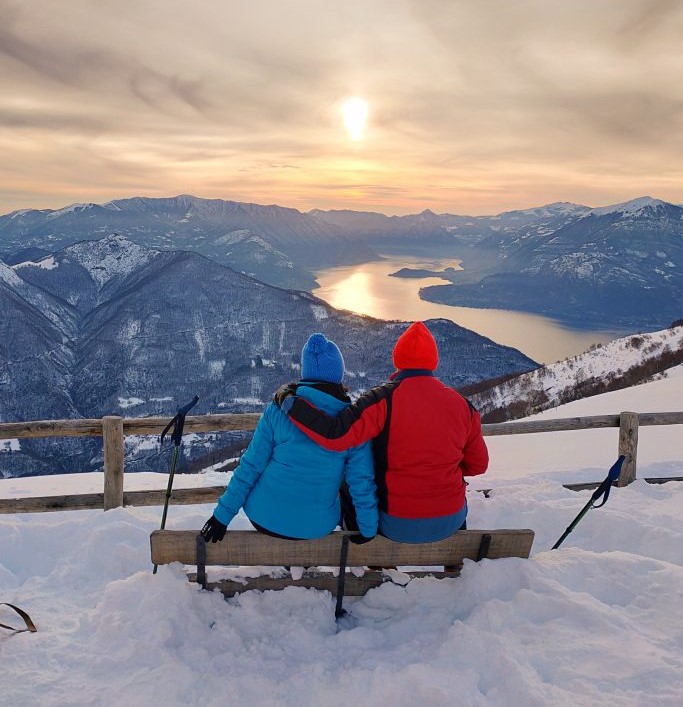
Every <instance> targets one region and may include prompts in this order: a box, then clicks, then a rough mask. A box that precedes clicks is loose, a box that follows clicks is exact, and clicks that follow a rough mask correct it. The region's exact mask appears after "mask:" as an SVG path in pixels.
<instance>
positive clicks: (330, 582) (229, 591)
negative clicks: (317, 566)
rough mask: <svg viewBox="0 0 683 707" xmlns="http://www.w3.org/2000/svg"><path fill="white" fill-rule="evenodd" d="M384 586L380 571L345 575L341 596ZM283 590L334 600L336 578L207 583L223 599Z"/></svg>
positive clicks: (436, 575)
mask: <svg viewBox="0 0 683 707" xmlns="http://www.w3.org/2000/svg"><path fill="white" fill-rule="evenodd" d="M407 574H409V575H410V577H411V578H424V577H434V578H435V579H444V578H446V577H448V578H451V579H454V578H456V577H458V576H459V575H460V572H459V571H457V572H410V573H407ZM188 579H189V580H190V581H192V582H194V581H196V579H197V575H196V574H190V575H188ZM385 582H391V579H390V577H389V576H388V575H385V574H384V573H382V572H379V571H366V572H365V574H364V575H363V576H362V577H356V576H355V575H353V574H351V573H350V572H347V573H346V577H345V578H344V594H345V595H346V596H350V597H360V596H363V595H364V594H365V593H366V592H367V591H368V590H369V589H373V588H374V587H379V586H380V585H382V584H384V583H385ZM285 587H303V588H305V589H319V590H322V591H328V592H330V593H331V594H332V596H337V578H336V577H335V576H334V575H333V574H330V573H308V572H306V573H305V574H304V575H303V576H302V577H301V579H296V580H295V579H292V577H291V575H286V576H284V577H270V576H262V577H250V578H245V579H244V580H243V581H239V582H238V581H236V580H230V579H219V580H216V581H214V582H207V583H206V588H207V589H208V590H214V589H218V590H219V591H220V592H221V593H222V594H223V595H224V596H225V597H233V596H235V595H236V594H241V593H242V592H248V591H250V590H252V589H257V590H259V591H262V592H265V591H273V590H274V591H278V590H281V589H285Z"/></svg>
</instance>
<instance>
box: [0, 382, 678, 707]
mask: <svg viewBox="0 0 683 707" xmlns="http://www.w3.org/2000/svg"><path fill="white" fill-rule="evenodd" d="M681 388H683V370H681V369H679V370H677V371H675V372H674V373H673V374H672V376H671V377H670V378H668V379H666V380H662V381H657V382H655V383H650V384H647V385H644V386H639V387H637V388H634V389H630V390H626V391H617V392H616V393H609V394H607V395H604V396H599V397H595V398H590V399H586V400H582V401H579V402H576V403H572V404H570V405H568V406H565V407H563V408H560V409H557V410H554V411H552V412H546V413H543V416H545V417H548V416H554V417H563V416H570V415H586V414H602V413H614V412H619V411H620V410H625V409H631V410H636V411H639V412H651V411H660V410H671V409H680V408H681V407H682V404H681V402H680V401H681V400H683V394H682V393H683V391H682V390H681ZM650 433H652V434H654V435H655V436H654V437H652V439H648V438H649V437H650ZM488 442H489V446H490V448H491V457H492V464H491V470H490V472H489V473H487V475H486V476H484V477H482V478H480V479H477V480H476V482H475V483H473V485H472V487H471V488H484V487H493V489H494V491H493V492H492V494H491V496H490V498H485V497H484V495H483V494H481V493H474V492H471V493H470V494H469V505H470V516H469V524H470V527H475V528H495V527H500V528H505V527H528V528H533V529H534V530H535V531H536V540H535V543H534V551H533V555H532V558H531V559H530V560H519V559H506V560H495V561H488V560H484V561H483V562H481V563H473V562H468V563H466V565H465V568H464V570H463V573H462V576H461V577H460V578H459V579H454V580H430V579H415V580H413V581H411V582H410V583H409V584H408V585H407V586H406V587H400V586H398V585H395V584H391V583H389V584H385V585H383V586H382V587H379V588H377V589H374V590H371V591H370V592H369V593H368V594H367V595H366V596H365V597H363V598H360V599H347V600H346V606H347V608H348V609H349V610H350V616H349V617H347V618H345V619H343V620H342V623H341V625H340V626H339V627H338V626H337V625H336V624H335V621H334V617H333V600H332V598H331V596H330V595H329V594H327V593H325V592H317V591H314V590H305V589H293V588H290V589H288V590H285V591H283V592H265V593H259V592H249V593H246V594H244V595H242V596H240V597H237V598H234V599H231V600H229V601H227V602H226V601H224V600H223V598H222V597H221V596H220V595H218V594H215V593H208V592H201V591H198V590H197V589H196V588H195V587H194V586H193V585H191V584H189V583H188V582H187V580H186V579H185V576H184V573H183V571H182V568H180V567H179V566H170V567H161V568H160V569H159V572H158V574H157V575H156V576H154V575H152V573H151V566H150V562H149V541H148V535H149V532H150V531H151V530H153V529H154V528H156V527H158V524H159V518H160V509H159V508H125V509H116V510H113V511H108V512H107V513H103V512H101V511H73V512H64V513H43V514H29V515H4V516H0V601H8V602H12V603H15V604H17V605H19V606H22V607H24V608H25V609H26V610H28V611H29V613H30V614H31V615H32V617H33V618H34V620H35V622H36V624H37V626H38V629H39V632H38V633H36V634H28V633H23V634H18V635H14V636H12V635H5V634H7V632H4V631H2V630H0V666H1V670H2V673H1V674H2V680H1V681H0V703H1V704H3V705H4V704H7V705H9V706H11V707H22V706H23V705H27V706H30V707H35V705H41V706H42V705H60V706H61V705H126V707H129V706H130V705H182V706H183V707H187V705H203V706H204V705H205V706H207V707H210V706H212V705H216V706H218V705H249V707H257V706H261V705H316V706H317V705H344V706H345V707H346V706H348V705H349V704H354V703H355V704H367V705H391V706H392V707H393V706H401V707H402V706H405V707H413V706H417V705H449V706H450V705H501V706H503V705H504V706H505V707H509V706H515V705H519V706H520V707H521V706H524V707H527V706H534V705H539V706H541V705H543V706H545V705H571V706H572V707H575V706H576V705H590V706H594V705H608V706H609V707H612V706H615V705H617V706H618V705H633V706H636V705H642V706H645V705H648V706H649V705H665V706H671V707H674V706H675V707H680V705H681V704H683V678H682V677H681V676H682V675H683V521H682V520H681V517H682V513H681V511H682V510H683V484H682V483H681V482H671V483H668V484H665V485H661V486H655V485H649V484H646V483H645V482H643V481H637V482H636V483H634V484H632V485H631V486H629V487H627V488H624V489H614V490H613V492H612V496H611V497H610V500H609V502H608V504H607V505H606V506H605V507H604V508H601V509H598V510H593V511H590V512H589V513H588V514H587V515H586V517H585V518H584V519H583V521H582V522H581V523H580V524H579V525H578V526H577V528H576V530H575V531H574V532H573V533H572V534H571V535H570V536H569V538H568V539H567V540H566V541H565V544H564V546H563V547H562V548H561V549H560V550H557V551H550V550H549V548H550V547H551V545H552V544H553V542H554V541H555V540H556V539H557V537H558V536H559V535H560V534H561V533H562V531H563V530H564V529H565V527H566V526H567V525H568V524H569V522H570V521H571V520H572V518H573V517H574V516H575V515H576V513H578V511H579V510H580V509H581V508H582V506H583V505H584V504H585V503H586V501H587V500H588V498H589V496H590V492H582V493H575V492H572V491H568V490H566V489H564V488H563V487H562V486H561V483H560V481H561V480H562V481H570V480H583V479H586V478H589V479H594V480H598V479H601V478H603V477H604V475H605V473H606V470H607V468H608V467H609V465H610V464H611V463H612V462H613V461H614V458H615V457H616V445H617V432H616V430H600V431H584V432H571V433H570V432H562V433H552V434H543V435H522V436H517V437H495V438H493V437H490V438H488ZM640 442H641V444H640V447H639V476H647V475H652V476H660V475H665V474H664V473H663V472H665V471H666V472H669V473H671V474H675V473H678V474H679V475H683V434H682V431H681V427H680V426H669V427H661V428H642V429H641V431H640ZM176 478H177V481H176V486H177V487H180V486H183V485H195V484H198V483H208V484H215V483H221V482H223V483H224V482H225V480H227V478H229V476H228V475H221V474H218V473H216V472H211V473H209V474H206V475H202V476H200V477H197V476H190V477H188V476H179V477H176ZM152 485H154V486H155V487H156V488H162V487H163V486H164V485H165V479H164V477H163V476H161V477H160V476H155V475H147V474H145V475H143V474H131V475H130V476H129V477H127V478H126V487H127V488H136V487H150V486H152ZM100 489H101V476H100V475H97V474H88V475H79V476H70V477H54V476H51V477H42V478H35V479H6V480H0V495H1V496H5V497H10V496H14V495H18V493H21V494H22V495H42V494H49V493H72V492H75V491H83V492H85V491H89V490H100ZM211 510H212V508H211V506H185V507H171V509H170V511H169V521H168V524H167V527H170V528H198V527H200V525H201V524H202V523H203V522H204V520H205V519H206V518H207V517H208V516H209V515H210V513H211ZM233 526H234V527H241V528H246V527H249V524H248V521H247V520H246V518H244V517H243V516H238V517H237V518H236V519H235V521H234V523H233ZM0 622H2V623H14V624H15V625H18V622H19V619H18V618H15V617H14V616H13V615H12V614H10V613H9V612H6V611H5V610H4V609H3V608H2V607H0Z"/></svg>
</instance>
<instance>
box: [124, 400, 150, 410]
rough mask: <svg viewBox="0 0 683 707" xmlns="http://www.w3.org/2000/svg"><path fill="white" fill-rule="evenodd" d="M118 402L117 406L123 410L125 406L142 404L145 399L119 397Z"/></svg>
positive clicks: (130, 406)
mask: <svg viewBox="0 0 683 707" xmlns="http://www.w3.org/2000/svg"><path fill="white" fill-rule="evenodd" d="M118 402H119V407H120V408H123V409H124V410H125V409H126V408H132V407H135V406H136V405H142V403H144V402H145V401H144V400H143V399H142V398H119V400H118Z"/></svg>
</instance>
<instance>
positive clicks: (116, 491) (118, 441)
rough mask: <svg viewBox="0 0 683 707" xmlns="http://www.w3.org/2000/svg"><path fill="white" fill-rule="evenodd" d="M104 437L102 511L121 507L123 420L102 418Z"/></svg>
mask: <svg viewBox="0 0 683 707" xmlns="http://www.w3.org/2000/svg"><path fill="white" fill-rule="evenodd" d="M102 434H103V436H104V504H103V506H104V510H105V511H108V510H110V509H112V508H119V507H120V506H122V505H123V462H124V450H123V418H122V417H117V416H114V415H111V416H107V417H104V418H102Z"/></svg>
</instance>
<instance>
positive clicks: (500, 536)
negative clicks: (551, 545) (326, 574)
mask: <svg viewBox="0 0 683 707" xmlns="http://www.w3.org/2000/svg"><path fill="white" fill-rule="evenodd" d="M197 534H198V531H196V530H155V531H154V532H153V533H152V534H151V537H150V544H151V550H152V562H153V563H154V564H155V565H164V564H168V563H170V562H181V563H183V564H186V565H194V564H196V563H197V554H196V552H197V551H196V541H197ZM343 535H344V532H343V531H335V532H333V533H331V534H330V535H326V536H325V537H324V538H319V539H316V540H282V539H280V538H273V537H270V536H268V535H265V534H263V533H258V532H256V531H252V530H230V531H228V532H227V533H226V535H225V538H224V539H223V540H222V541H221V542H219V543H207V545H206V564H207V565H229V566H251V567H253V566H260V565H264V566H280V565H290V566H291V565H294V566H298V567H312V566H314V567H317V566H320V565H322V566H335V565H338V564H339V553H340V548H341V541H342V537H343ZM484 535H490V536H491V544H490V546H489V549H488V552H487V554H486V557H487V558H489V559H497V558H501V557H521V558H526V557H529V553H530V552H531V545H532V543H533V539H534V532H533V530H517V529H515V530H460V531H458V532H457V533H455V534H454V535H451V536H450V537H449V538H446V539H445V540H441V541H439V542H434V543H419V544H417V543H416V544H412V543H397V542H393V541H392V540H388V539H387V538H385V537H382V536H377V537H376V538H375V539H374V540H372V541H371V542H369V543H365V544H364V545H354V544H350V545H349V555H348V562H347V563H348V565H349V566H364V565H370V566H381V567H386V566H396V565H413V566H414V565H418V566H426V567H430V566H438V565H459V564H462V560H463V559H470V560H476V559H477V556H478V553H479V548H480V546H481V541H482V537H483V536H484Z"/></svg>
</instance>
